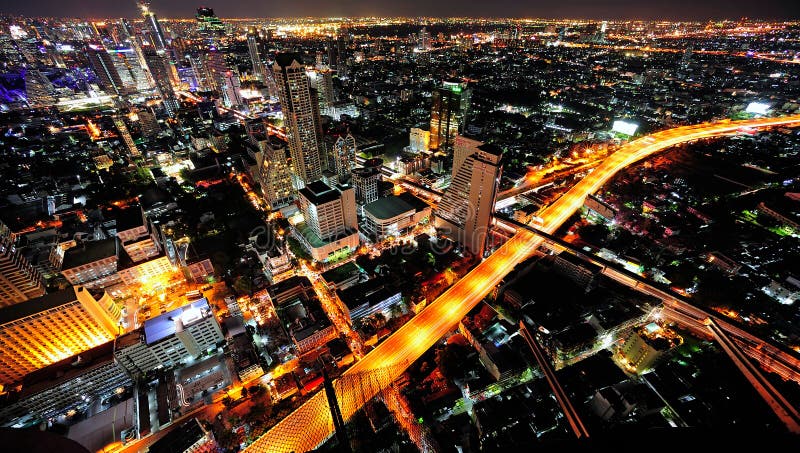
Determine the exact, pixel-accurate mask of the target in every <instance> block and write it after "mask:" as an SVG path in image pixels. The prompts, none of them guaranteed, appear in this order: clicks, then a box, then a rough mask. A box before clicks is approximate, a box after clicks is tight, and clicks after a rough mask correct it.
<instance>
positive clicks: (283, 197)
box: [256, 140, 294, 209]
mask: <svg viewBox="0 0 800 453" xmlns="http://www.w3.org/2000/svg"><path fill="white" fill-rule="evenodd" d="M258 149H259V151H258V153H256V164H257V166H258V180H259V181H258V182H259V184H261V192H262V194H263V195H264V200H266V202H267V204H269V207H270V208H271V209H277V208H279V207H282V206H286V205H288V204H289V203H291V202H292V200H293V199H294V196H293V190H292V174H291V168H290V167H289V163H288V161H287V159H286V150H285V149H284V148H282V147H277V146H272V145H270V143H269V142H268V141H266V140H261V141H259V142H258Z"/></svg>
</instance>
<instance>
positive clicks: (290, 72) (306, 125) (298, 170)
mask: <svg viewBox="0 0 800 453" xmlns="http://www.w3.org/2000/svg"><path fill="white" fill-rule="evenodd" d="M300 61H301V58H300V56H299V55H297V54H291V53H284V54H278V55H277V56H276V58H275V64H274V65H273V67H272V69H273V72H274V73H275V79H276V82H277V84H278V97H279V98H280V102H281V110H282V111H283V120H284V124H285V125H286V132H287V134H286V135H287V139H288V141H289V152H290V153H291V156H292V165H293V166H294V172H295V176H296V184H297V186H298V187H303V186H305V185H306V184H308V183H310V182H312V181H316V180H318V179H320V178H321V177H322V156H321V153H320V150H321V139H322V127H321V123H320V118H319V107H318V104H317V99H316V97H315V94H314V93H313V92H312V90H311V87H310V84H309V79H308V76H307V75H306V71H305V67H304V66H303V65H302V64H301V63H300Z"/></svg>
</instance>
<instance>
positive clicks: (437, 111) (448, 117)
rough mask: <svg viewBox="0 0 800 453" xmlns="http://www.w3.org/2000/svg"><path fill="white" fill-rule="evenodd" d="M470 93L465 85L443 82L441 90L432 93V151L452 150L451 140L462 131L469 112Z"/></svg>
mask: <svg viewBox="0 0 800 453" xmlns="http://www.w3.org/2000/svg"><path fill="white" fill-rule="evenodd" d="M470 97H471V91H470V90H469V89H467V87H466V84H464V83H459V82H444V84H443V86H442V87H441V88H438V89H436V90H434V91H433V103H432V105H431V128H430V129H431V130H430V132H431V138H430V148H431V149H432V150H448V151H449V150H452V149H453V140H455V138H456V135H458V133H459V132H461V131H462V130H463V127H464V123H465V120H466V116H467V111H468V110H469V102H470Z"/></svg>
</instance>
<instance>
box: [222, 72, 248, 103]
mask: <svg viewBox="0 0 800 453" xmlns="http://www.w3.org/2000/svg"><path fill="white" fill-rule="evenodd" d="M222 101H223V103H224V104H225V106H226V107H238V106H242V105H244V99H243V98H242V93H241V91H240V85H239V75H238V74H236V73H235V72H233V71H225V73H224V74H222Z"/></svg>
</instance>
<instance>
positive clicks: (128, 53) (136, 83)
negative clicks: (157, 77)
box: [106, 47, 152, 93]
mask: <svg viewBox="0 0 800 453" xmlns="http://www.w3.org/2000/svg"><path fill="white" fill-rule="evenodd" d="M106 53H107V54H108V56H109V57H110V58H111V62H112V63H113V65H114V68H115V69H116V70H117V74H119V79H120V81H121V82H122V86H123V87H124V88H125V90H126V91H127V92H128V93H135V92H137V91H147V90H148V89H150V88H152V85H151V84H150V81H149V80H148V78H147V74H146V73H145V72H144V70H143V69H142V66H141V65H140V64H139V61H138V55H137V54H136V51H135V50H134V49H133V48H130V47H129V48H124V47H120V48H117V49H106Z"/></svg>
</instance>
